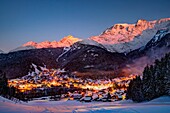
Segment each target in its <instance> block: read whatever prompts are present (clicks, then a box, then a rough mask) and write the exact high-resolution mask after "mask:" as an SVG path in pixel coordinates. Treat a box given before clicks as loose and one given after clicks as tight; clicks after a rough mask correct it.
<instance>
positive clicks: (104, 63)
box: [0, 18, 170, 78]
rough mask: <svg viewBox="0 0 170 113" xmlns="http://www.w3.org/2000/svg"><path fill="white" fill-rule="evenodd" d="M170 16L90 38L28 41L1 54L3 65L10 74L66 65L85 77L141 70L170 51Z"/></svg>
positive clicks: (110, 30) (20, 74) (118, 27)
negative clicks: (33, 68) (32, 67)
mask: <svg viewBox="0 0 170 113" xmlns="http://www.w3.org/2000/svg"><path fill="white" fill-rule="evenodd" d="M169 29H170V18H165V19H160V20H155V21H146V20H138V21H137V23H135V24H116V25H113V26H112V27H110V28H108V29H106V30H105V31H104V32H103V33H102V34H101V35H99V36H93V37H90V38H89V39H85V40H82V39H78V38H74V37H73V36H67V37H65V38H63V39H62V40H60V41H59V42H56V41H54V42H49V41H45V42H41V43H36V42H28V43H26V44H24V45H22V46H21V47H19V48H17V49H14V50H12V51H11V52H9V53H8V54H1V55H0V69H2V70H4V71H5V72H6V73H7V77H8V78H16V77H21V76H24V75H26V74H27V73H28V72H29V71H33V70H32V69H31V65H32V63H33V64H36V65H37V66H46V67H47V68H65V69H66V70H68V71H71V72H73V73H74V74H76V75H78V76H81V77H92V76H93V77H94V76H97V77H116V76H128V75H129V74H141V72H142V71H143V68H144V66H146V65H147V64H152V63H153V62H154V60H155V59H157V58H158V59H159V58H161V57H162V56H164V55H165V53H168V52H170V33H169V32H170V30H169Z"/></svg>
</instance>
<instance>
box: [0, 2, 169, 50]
mask: <svg viewBox="0 0 170 113" xmlns="http://www.w3.org/2000/svg"><path fill="white" fill-rule="evenodd" d="M169 7H170V0H0V49H2V50H4V51H8V50H11V49H14V48H16V47H18V46H20V45H22V44H24V43H26V42H28V41H31V40H32V41H36V42H41V41H45V40H49V41H53V40H57V41H59V40H60V39H61V38H63V37H64V36H67V35H73V36H75V37H79V38H88V37H90V36H93V35H99V34H100V33H101V32H102V31H104V30H105V29H106V28H107V27H110V26H112V25H113V24H115V23H124V22H126V23H135V22H136V21H137V20H138V19H146V20H155V19H160V18H166V17H170V10H169Z"/></svg>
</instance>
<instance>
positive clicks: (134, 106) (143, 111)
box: [0, 96, 170, 113]
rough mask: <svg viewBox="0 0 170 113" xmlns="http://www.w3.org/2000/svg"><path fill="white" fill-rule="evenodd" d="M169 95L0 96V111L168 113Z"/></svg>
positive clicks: (7, 112)
mask: <svg viewBox="0 0 170 113" xmlns="http://www.w3.org/2000/svg"><path fill="white" fill-rule="evenodd" d="M169 111H170V97H168V96H164V97H160V98H158V99H155V100H152V101H150V102H145V103H133V102H132V101H130V100H126V101H119V102H118V101H117V102H90V103H82V102H79V101H66V100H61V101H47V100H34V101H31V102H28V103H25V102H20V103H15V102H13V101H10V100H7V99H5V98H3V97H0V112H1V113H71V112H73V113H169Z"/></svg>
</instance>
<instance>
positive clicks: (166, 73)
mask: <svg viewBox="0 0 170 113" xmlns="http://www.w3.org/2000/svg"><path fill="white" fill-rule="evenodd" d="M162 95H170V53H168V54H166V55H165V57H163V58H162V59H160V60H155V63H154V65H150V66H146V67H145V69H144V71H143V78H142V79H141V78H140V76H138V77H136V78H135V79H133V80H132V81H131V82H130V83H129V87H128V89H127V99H132V100H133V101H136V102H141V101H145V100H152V99H154V98H157V97H160V96H162Z"/></svg>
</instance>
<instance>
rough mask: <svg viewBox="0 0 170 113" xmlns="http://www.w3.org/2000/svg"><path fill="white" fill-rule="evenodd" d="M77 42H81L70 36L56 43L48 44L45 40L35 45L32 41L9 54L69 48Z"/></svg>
mask: <svg viewBox="0 0 170 113" xmlns="http://www.w3.org/2000/svg"><path fill="white" fill-rule="evenodd" d="M78 41H81V39H79V38H75V37H73V36H71V35H68V36H66V37H64V38H63V39H61V40H60V41H59V42H57V41H52V42H50V41H48V40H46V41H43V42H40V43H36V42H34V41H29V42H27V43H25V44H23V45H22V46H21V47H18V48H16V49H14V50H11V52H13V51H18V50H26V49H35V48H56V47H69V46H71V45H73V44H74V43H75V42H78Z"/></svg>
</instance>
